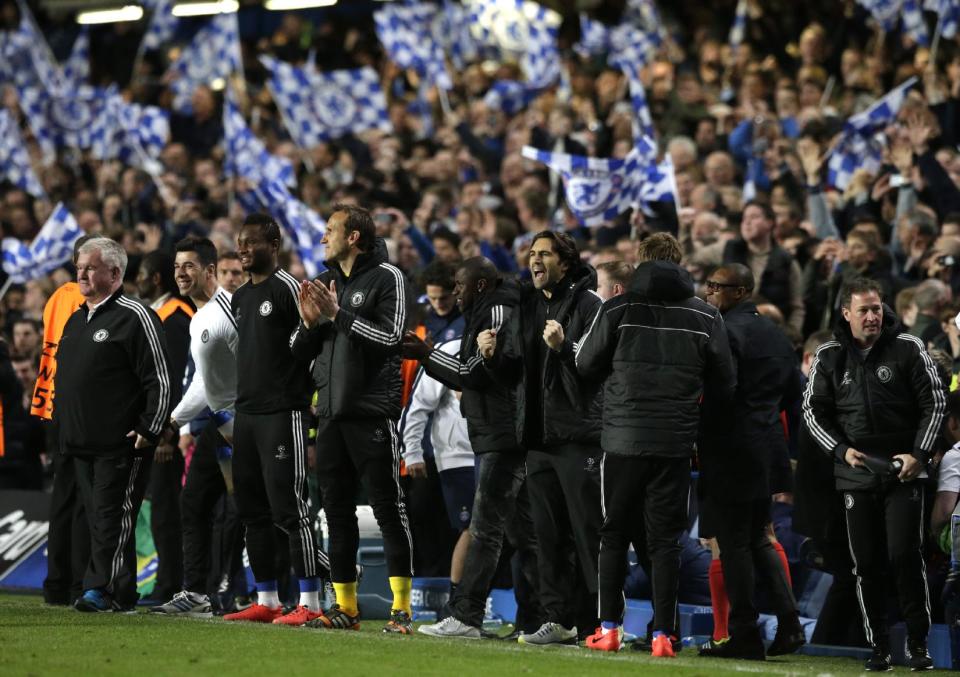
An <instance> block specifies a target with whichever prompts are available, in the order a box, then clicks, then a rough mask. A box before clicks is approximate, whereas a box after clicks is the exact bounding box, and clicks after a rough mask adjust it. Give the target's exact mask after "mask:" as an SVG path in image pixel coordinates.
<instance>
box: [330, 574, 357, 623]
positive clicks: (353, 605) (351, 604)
mask: <svg viewBox="0 0 960 677" xmlns="http://www.w3.org/2000/svg"><path fill="white" fill-rule="evenodd" d="M333 591H334V592H335V593H336V595H337V604H339V605H340V608H341V609H343V612H344V613H346V614H349V615H351V616H356V615H357V614H358V613H359V611H358V610H357V582H356V581H351V582H349V583H334V584H333Z"/></svg>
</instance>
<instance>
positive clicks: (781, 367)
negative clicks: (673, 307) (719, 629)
mask: <svg viewBox="0 0 960 677" xmlns="http://www.w3.org/2000/svg"><path fill="white" fill-rule="evenodd" d="M753 284H754V281H753V273H752V272H751V271H750V269H749V268H747V267H746V266H744V265H742V264H739V263H730V264H727V265H724V266H721V267H720V268H718V269H717V270H715V271H714V272H713V274H712V275H711V276H710V278H709V279H708V280H707V284H706V286H707V302H708V303H709V304H710V305H712V306H713V307H715V308H716V309H717V310H719V311H720V312H721V314H722V315H723V320H724V325H725V328H726V331H727V336H728V338H729V342H730V352H731V355H732V356H733V360H734V364H735V365H736V369H737V390H736V394H735V396H734V405H733V418H732V420H733V425H732V426H731V425H730V420H731V419H730V417H729V411H728V408H727V406H726V403H720V404H722V405H723V406H721V407H720V411H721V412H722V416H716V417H714V416H710V415H709V413H710V412H711V411H712V410H714V403H713V402H711V401H709V400H706V401H705V402H704V409H705V412H707V415H705V416H704V422H703V424H702V425H701V429H700V430H701V431H700V437H699V441H698V443H697V457H698V459H699V462H700V464H699V467H700V483H699V487H698V489H699V490H700V492H701V494H702V496H703V497H704V501H703V502H702V503H701V510H700V515H701V521H700V525H701V537H705V536H714V537H716V539H717V545H718V546H719V549H720V561H721V563H722V565H723V579H724V584H725V587H726V592H727V595H728V597H729V599H730V613H729V627H730V639H729V640H728V641H726V642H723V643H720V644H715V645H708V646H705V647H703V648H702V649H701V650H700V654H701V655H707V656H715V657H718V658H745V659H751V660H764V658H765V655H766V653H769V654H770V655H772V656H777V655H781V654H786V653H793V652H794V651H796V650H797V649H798V648H799V647H800V646H801V645H802V644H803V643H804V635H803V630H802V629H801V627H800V620H799V615H798V613H797V603H796V600H794V598H793V592H792V591H791V589H790V583H789V581H788V579H787V572H786V571H785V569H784V565H783V563H782V562H781V560H780V557H779V556H778V554H777V552H776V550H775V548H774V546H773V544H772V543H771V541H770V538H769V535H768V533H769V532H768V525H769V523H770V494H771V466H772V464H773V462H774V461H775V460H776V459H782V460H783V461H784V462H785V463H789V460H788V459H789V456H788V451H787V441H786V437H785V436H784V433H783V426H782V424H781V422H780V411H781V409H782V408H783V403H784V402H787V401H798V400H799V399H800V373H799V370H798V369H797V366H796V356H795V354H794V351H793V346H791V345H790V342H789V341H788V340H787V337H786V336H785V335H784V334H783V332H782V331H781V330H780V329H779V328H778V327H777V326H776V325H775V324H773V322H771V321H770V320H769V319H767V318H765V317H763V316H761V315H760V314H759V313H758V312H757V307H756V305H755V304H754V303H753V302H752V301H751V300H750V297H751V296H752V295H753ZM758 570H759V572H761V573H762V574H763V576H762V577H763V579H764V580H766V581H768V582H769V587H768V590H769V591H770V593H771V600H772V603H773V605H774V610H775V612H776V615H777V636H776V638H775V640H774V642H773V644H771V645H770V649H769V651H768V652H765V650H764V646H763V638H762V637H761V636H760V631H759V630H758V629H757V619H758V614H757V609H756V605H755V604H754V601H753V595H754V582H755V578H756V573H757V571H758Z"/></svg>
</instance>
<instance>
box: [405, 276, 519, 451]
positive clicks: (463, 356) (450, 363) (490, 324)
mask: <svg viewBox="0 0 960 677" xmlns="http://www.w3.org/2000/svg"><path fill="white" fill-rule="evenodd" d="M519 303H520V287H519V286H518V285H517V283H516V282H514V281H513V280H501V281H499V282H498V284H497V286H496V287H495V288H494V289H491V290H490V291H488V292H485V293H484V294H482V295H481V296H480V297H479V298H478V299H477V300H476V301H475V302H474V304H473V305H472V306H471V307H470V308H468V309H467V310H465V311H464V318H465V319H466V327H465V329H464V332H463V339H462V340H461V342H460V353H459V355H458V356H453V355H447V354H446V353H444V352H443V351H442V350H439V349H436V348H434V349H433V350H431V351H430V354H429V355H428V356H427V359H425V360H424V361H423V368H424V369H425V370H426V372H427V373H428V374H430V376H432V377H433V378H435V379H436V380H438V381H440V382H441V383H443V384H444V385H446V386H447V387H449V388H453V389H454V390H459V391H461V392H462V393H463V395H462V397H461V398H460V412H461V413H462V414H463V416H464V418H466V419H467V432H468V433H469V436H470V446H472V447H473V451H474V453H476V454H485V453H489V452H519V451H520V449H521V448H520V445H519V444H518V440H517V433H516V428H515V427H514V422H513V419H514V416H516V405H515V398H514V393H513V389H511V388H509V387H506V386H504V385H502V384H500V383H498V382H497V381H496V380H494V378H493V376H492V375H491V374H490V372H489V371H488V370H487V368H486V366H485V365H484V364H483V358H481V357H480V351H479V348H478V347H477V335H478V334H479V333H480V332H482V331H484V330H486V329H493V330H495V331H497V332H499V331H500V328H501V327H502V326H503V325H504V323H505V322H507V321H509V319H510V316H511V314H512V313H513V312H515V310H516V308H517V306H518V304H519Z"/></svg>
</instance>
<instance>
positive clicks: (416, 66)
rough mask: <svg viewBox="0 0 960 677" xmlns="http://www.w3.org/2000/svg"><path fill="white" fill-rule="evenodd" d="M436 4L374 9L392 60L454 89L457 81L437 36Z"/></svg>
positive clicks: (394, 5) (382, 39) (375, 23)
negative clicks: (453, 79) (452, 75)
mask: <svg viewBox="0 0 960 677" xmlns="http://www.w3.org/2000/svg"><path fill="white" fill-rule="evenodd" d="M436 15H437V9H436V7H434V6H432V5H428V4H426V3H422V2H420V3H417V4H413V5H396V4H390V5H386V6H385V7H384V8H383V9H380V10H377V11H376V12H374V13H373V20H374V25H375V27H376V31H377V37H378V38H380V42H382V43H383V46H384V48H386V50H387V54H389V55H390V60H391V61H393V62H394V63H395V64H397V65H398V66H400V67H401V68H411V69H413V70H415V71H416V72H417V74H419V75H420V77H421V78H424V79H426V80H428V81H429V82H430V83H431V84H433V85H436V86H437V87H440V88H441V89H452V88H453V81H452V80H451V79H450V74H449V73H448V72H447V66H446V64H445V63H444V60H443V50H442V48H441V46H440V45H441V43H440V42H439V41H437V40H434V39H433V27H432V25H433V20H434V18H435V16H436Z"/></svg>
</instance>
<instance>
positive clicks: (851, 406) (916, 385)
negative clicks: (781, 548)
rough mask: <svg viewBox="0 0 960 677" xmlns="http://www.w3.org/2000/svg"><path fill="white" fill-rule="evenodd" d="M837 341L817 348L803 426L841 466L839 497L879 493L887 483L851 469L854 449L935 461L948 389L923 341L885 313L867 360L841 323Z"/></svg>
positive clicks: (837, 471)
mask: <svg viewBox="0 0 960 677" xmlns="http://www.w3.org/2000/svg"><path fill="white" fill-rule="evenodd" d="M834 339H835V340H833V341H828V342H826V343H824V344H823V345H821V346H820V348H819V349H818V350H817V354H816V356H815V357H814V360H813V364H812V365H811V367H810V377H809V380H808V381H807V387H806V390H805V391H804V395H803V419H804V423H805V425H806V427H807V429H808V430H809V432H810V434H811V435H812V436H813V439H814V440H815V441H816V443H817V444H818V445H819V447H820V448H821V449H822V450H823V451H824V452H825V453H827V454H830V455H831V456H832V457H833V458H834V460H835V461H836V464H835V465H834V477H835V478H836V485H837V489H839V490H841V491H843V490H850V489H874V488H878V487H880V486H881V484H882V481H883V478H882V477H881V476H879V475H875V474H873V473H871V472H870V471H868V470H866V469H865V468H852V467H850V466H849V465H847V463H846V461H845V460H844V456H845V455H846V453H847V449H849V448H850V447H853V448H854V449H856V450H858V451H861V452H863V453H865V454H868V455H870V456H878V457H882V458H887V459H889V458H892V457H893V456H895V455H896V454H913V456H915V457H916V458H917V460H918V461H920V462H921V463H922V464H926V463H927V461H929V460H930V457H931V455H932V454H933V451H934V446H935V445H936V443H937V439H938V438H939V435H940V426H941V424H942V423H943V416H944V411H945V409H946V389H945V388H944V387H943V384H942V383H941V382H940V377H939V375H938V373H937V368H936V366H935V364H934V362H933V360H932V359H931V358H930V355H929V354H927V351H926V348H924V346H923V343H921V341H920V339H918V338H917V337H915V336H911V335H910V334H908V333H906V332H904V331H903V327H902V325H901V324H900V320H899V319H898V318H897V317H896V315H894V314H893V312H892V311H891V310H890V309H889V308H887V307H886V306H885V307H884V313H883V325H882V328H881V332H880V337H879V338H878V339H877V341H876V343H874V345H873V348H871V349H870V352H869V353H867V355H866V357H864V356H863V355H862V354H861V352H860V350H859V349H858V347H857V346H856V344H855V343H854V341H853V336H852V334H851V333H850V324H849V323H848V322H847V321H846V320H844V319H843V317H842V316H841V317H840V318H839V320H838V323H837V329H836V331H835V332H834Z"/></svg>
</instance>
